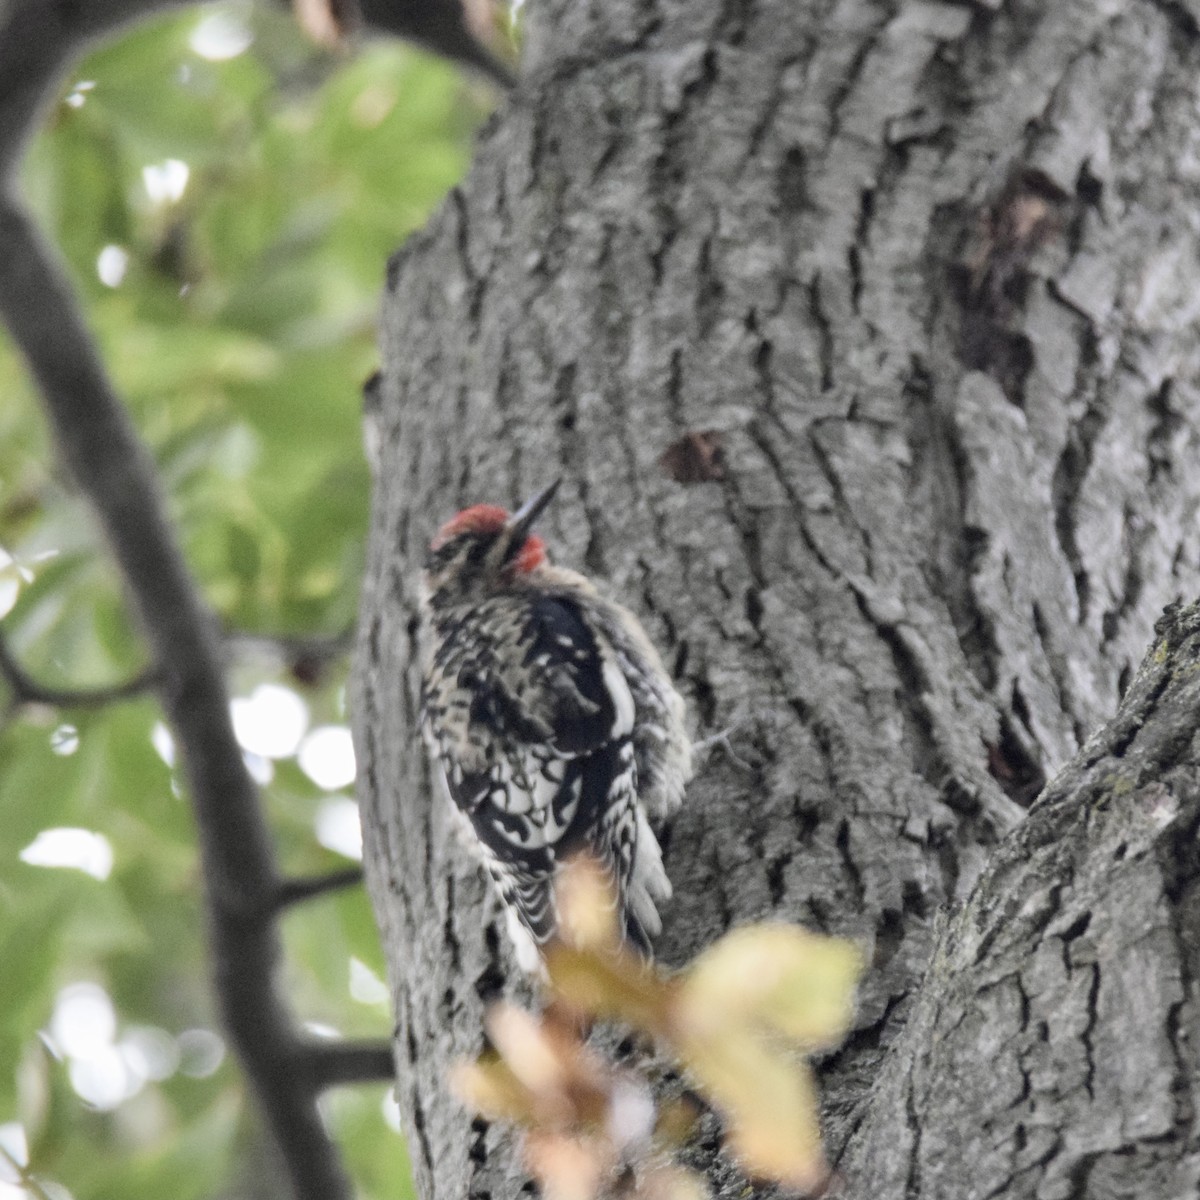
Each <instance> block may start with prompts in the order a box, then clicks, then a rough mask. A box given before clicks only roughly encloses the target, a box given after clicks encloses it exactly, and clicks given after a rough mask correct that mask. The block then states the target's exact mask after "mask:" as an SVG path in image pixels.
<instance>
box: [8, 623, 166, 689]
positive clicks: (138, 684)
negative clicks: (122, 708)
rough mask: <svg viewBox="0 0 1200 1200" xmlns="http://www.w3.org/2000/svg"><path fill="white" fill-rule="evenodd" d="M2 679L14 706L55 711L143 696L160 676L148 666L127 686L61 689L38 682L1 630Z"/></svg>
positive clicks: (110, 685)
mask: <svg viewBox="0 0 1200 1200" xmlns="http://www.w3.org/2000/svg"><path fill="white" fill-rule="evenodd" d="M0 677H3V679H4V682H5V683H7V684H8V689H9V691H10V692H12V698H13V704H14V706H17V707H19V706H20V705H23V704H48V705H51V706H52V707H54V708H102V707H103V706H104V705H106V704H114V703H116V702H117V701H119V700H129V699H132V698H133V697H135V696H144V695H145V694H146V693H147V692H149V691H151V690H152V689H153V688H154V686H155V684H156V683H157V681H158V676H157V673H156V672H155V671H154V669H153V668H151V667H147V668H146V669H145V670H144V671H140V672H139V673H138V674H137V675H135V676H133V678H132V679H127V680H125V682H124V683H114V684H109V685H107V686H104V687H95V688H58V687H48V686H47V685H46V684H43V683H39V682H38V681H37V680H36V679H34V678H33V676H31V675H30V674H29V672H28V671H26V670H25V668H24V667H23V666H22V665H21V664H20V663H19V662H18V661H17V659H16V656H15V655H14V654H13V652H12V649H11V648H10V647H9V644H8V640H7V639H6V638H5V636H4V631H3V629H0Z"/></svg>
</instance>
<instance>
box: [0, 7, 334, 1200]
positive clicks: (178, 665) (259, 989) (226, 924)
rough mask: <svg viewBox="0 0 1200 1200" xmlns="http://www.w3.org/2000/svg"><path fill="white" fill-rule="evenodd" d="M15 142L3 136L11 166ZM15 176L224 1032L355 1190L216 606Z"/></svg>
mask: <svg viewBox="0 0 1200 1200" xmlns="http://www.w3.org/2000/svg"><path fill="white" fill-rule="evenodd" d="M85 7H86V6H85ZM67 10H68V11H74V9H73V7H72V6H68V9H67ZM2 78H3V77H2V76H0V79H2ZM3 132H4V129H3V125H2V123H0V135H2V134H3ZM0 143H2V137H0ZM2 151H3V145H2V144H0V168H2V167H3V162H4V156H3V153H2ZM3 182H6V181H3V180H0V261H3V263H4V270H3V271H0V318H2V319H3V321H4V323H5V324H6V325H7V326H8V328H9V331H10V332H11V334H12V338H13V341H14V343H15V344H16V345H17V347H18V348H19V349H20V351H21V352H22V354H23V355H24V357H25V359H26V361H27V363H28V364H29V369H30V372H31V373H32V375H33V377H34V379H35V380H36V382H37V384H38V387H39V390H40V392H41V395H42V401H43V407H44V410H45V413H46V416H47V418H48V420H49V422H50V425H51V427H52V429H53V430H54V433H55V436H56V441H57V444H58V451H59V454H60V455H61V457H62V461H63V463H64V464H65V465H66V466H67V467H68V469H69V470H70V472H71V474H72V476H73V477H74V478H75V480H76V482H77V483H78V485H79V489H80V491H81V492H82V493H83V494H84V496H86V497H87V499H88V501H89V502H90V504H91V505H92V508H93V510H94V512H95V514H96V518H97V520H98V522H99V524H100V527H101V528H102V529H103V531H104V534H105V536H106V537H107V539H108V543H109V546H110V547H111V549H112V552H113V556H114V558H115V559H116V561H117V564H118V566H119V568H120V571H121V575H122V578H123V580H124V582H125V585H126V587H127V589H128V592H129V595H130V598H131V601H132V604H133V606H134V608H135V610H136V612H137V615H138V618H139V620H140V623H141V627H142V630H143V632H144V634H145V637H146V640H147V642H148V643H149V646H150V649H151V655H152V658H153V661H154V662H155V663H156V664H157V668H158V672H159V675H158V679H157V681H156V690H157V693H158V696H159V699H160V700H161V702H162V706H163V711H164V713H165V714H166V716H167V719H168V721H169V723H170V725H171V729H172V732H173V733H174V735H175V740H176V744H177V745H178V746H179V749H180V754H181V759H182V762H183V764H184V767H185V770H186V773H187V784H188V793H189V797H190V800H191V803H192V807H193V810H194V812H195V816H196V825H197V827H198V829H199V833H200V851H201V861H202V864H203V879H204V887H205V901H206V906H207V909H208V916H209V921H208V927H209V934H210V937H211V939H212V955H213V967H214V976H215V986H216V992H217V996H218V999H219V1002H220V1009H221V1016H222V1020H223V1024H224V1027H225V1031H226V1033H227V1034H228V1035H229V1038H230V1041H231V1043H232V1045H233V1046H234V1048H235V1050H236V1051H237V1053H238V1056H239V1058H240V1059H241V1061H242V1065H243V1067H244V1068H245V1070H246V1073H247V1076H248V1077H249V1079H250V1083H251V1086H252V1087H253V1089H254V1091H255V1093H256V1095H257V1098H258V1100H259V1102H260V1104H261V1105H262V1110H263V1113H264V1116H265V1118H266V1124H267V1127H268V1128H269V1129H270V1131H271V1134H272V1136H273V1138H274V1140H275V1142H276V1145H277V1146H278V1148H279V1151H280V1156H281V1158H282V1161H283V1163H284V1167H285V1169H286V1171H287V1174H288V1177H289V1182H290V1185H291V1192H292V1195H293V1196H294V1197H295V1200H349V1198H350V1197H351V1196H352V1195H353V1189H352V1187H351V1185H350V1181H349V1180H348V1179H347V1177H346V1174H345V1171H344V1169H343V1167H342V1164H341V1160H340V1158H339V1156H338V1153H337V1150H336V1148H335V1147H334V1145H333V1143H332V1142H331V1140H330V1138H329V1135H328V1133H327V1132H326V1130H325V1128H324V1126H323V1124H322V1122H321V1117H320V1113H319V1112H318V1110H317V1104H316V1100H317V1094H316V1089H315V1088H314V1087H313V1086H312V1085H311V1083H310V1082H309V1080H308V1079H306V1078H303V1077H301V1078H299V1079H298V1078H297V1074H296V1069H295V1068H296V1065H297V1063H298V1062H299V1061H300V1059H301V1057H302V1052H303V1047H304V1046H305V1045H306V1043H305V1042H304V1041H303V1040H302V1039H301V1037H300V1036H299V1033H298V1031H297V1028H296V1025H295V1023H294V1020H293V1017H292V1014H291V1011H290V1009H289V1007H288V1006H287V1004H286V1003H285V1001H284V998H283V996H282V994H281V993H280V991H279V990H278V989H277V988H276V987H275V978H274V968H275V964H276V962H278V960H279V958H280V956H281V953H282V946H281V945H280V942H279V937H278V934H277V931H276V930H275V928H274V924H273V921H272V919H271V918H272V915H273V912H274V904H273V901H274V897H275V894H276V891H277V889H278V886H279V885H278V878H279V876H278V870H277V867H276V863H275V855H274V850H273V847H272V845H271V840H270V835H269V832H268V830H267V826H266V821H265V819H264V817H263V812H262V806H261V803H260V800H259V796H258V790H257V788H256V787H255V784H254V781H253V779H251V777H250V775H249V773H248V771H247V770H246V767H245V764H244V761H243V758H242V751H241V747H240V746H239V745H238V742H237V738H236V737H235V736H234V731H233V725H232V723H231V721H230V715H229V695H228V692H227V691H226V688H225V680H224V677H223V671H222V663H221V647H220V645H219V643H218V640H217V638H216V636H215V629H214V624H213V620H212V616H211V614H210V613H209V611H208V610H207V608H206V607H205V605H204V602H203V599H202V598H201V596H200V594H199V592H198V591H197V588H196V585H195V583H194V582H193V580H192V577H191V574H190V573H189V571H188V569H187V565H186V564H185V562H184V560H183V556H182V553H181V552H180V549H179V544H178V542H177V541H176V539H175V536H174V534H173V531H172V529H171V526H170V523H169V520H168V517H167V507H166V502H165V499H164V497H163V495H162V493H161V490H160V485H159V481H158V477H157V474H156V471H155V467H154V463H153V461H152V460H151V458H150V456H149V454H148V453H147V451H146V448H145V446H144V445H143V444H142V442H141V440H140V439H139V438H138V436H137V433H136V431H135V429H134V427H133V424H132V422H131V421H130V418H129V414H128V413H127V412H126V410H125V407H124V405H123V404H122V403H121V401H120V399H119V398H118V397H117V395H116V393H115V392H114V390H113V387H112V384H111V383H110V382H109V379H108V376H107V375H106V373H105V371H104V366H103V364H102V362H101V360H100V356H99V353H98V351H97V349H96V345H95V342H94V341H93V340H92V337H91V334H90V332H89V331H88V328H87V325H86V323H85V322H84V320H83V316H82V314H81V312H80V311H79V306H78V302H77V299H76V297H75V294H74V292H73V290H72V286H71V281H70V279H69V278H68V277H67V274H66V272H65V270H64V269H63V267H62V265H61V263H60V262H59V261H58V259H57V258H56V257H55V255H54V254H53V252H52V251H51V250H50V248H49V246H47V244H46V242H45V241H44V239H43V238H42V236H41V235H40V234H39V232H38V231H37V229H36V227H35V226H34V223H33V221H32V220H31V218H30V216H29V214H28V213H27V212H26V211H25V209H24V208H23V207H22V205H21V204H20V203H19V202H18V201H17V200H16V198H15V197H14V196H13V195H12V194H11V192H6V191H5V190H4V189H3V186H2V184H3Z"/></svg>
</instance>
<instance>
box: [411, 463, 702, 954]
mask: <svg viewBox="0 0 1200 1200" xmlns="http://www.w3.org/2000/svg"><path fill="white" fill-rule="evenodd" d="M559 482H560V481H556V482H555V483H553V484H551V486H550V487H548V488H546V489H545V490H544V491H542V492H540V493H538V494H537V495H536V496H534V497H533V499H531V500H530V501H528V502H527V503H526V504H525V505H524V506H523V507H522V508H520V509H519V510H518V511H517V512H516V513H513V514H511V515H510V514H509V513H508V512H507V511H505V510H504V509H502V508H497V507H494V506H492V505H484V504H480V505H475V506H474V507H472V508H467V509H464V510H463V511H462V512H460V513H459V514H458V515H457V516H455V517H454V518H453V519H452V520H450V521H448V522H447V523H446V524H445V525H444V526H443V527H442V528H441V530H440V531H439V532H438V534H437V536H436V537H435V538H434V539H433V541H432V542H431V543H430V547H429V553H428V556H427V558H426V561H425V570H424V573H423V576H422V580H421V582H422V597H421V600H422V610H423V617H424V621H425V627H426V634H427V641H428V658H427V667H426V671H425V678H424V684H423V688H422V718H421V724H422V732H423V734H424V736H425V740H426V742H427V744H428V746H429V749H430V754H431V757H432V761H433V765H434V773H435V775H438V776H440V777H441V779H442V781H443V783H444V784H445V787H446V791H447V793H448V794H449V797H450V799H451V801H452V802H453V803H452V807H453V809H454V811H455V812H456V813H458V814H459V815H460V816H461V818H462V819H463V823H464V824H465V825H466V826H467V827H468V828H469V830H470V832H471V841H472V843H473V844H474V846H475V847H476V849H477V852H478V854H479V855H480V857H481V858H482V860H483V862H484V864H485V865H486V867H487V869H488V872H489V873H490V875H491V877H492V880H493V881H494V882H495V884H496V887H497V889H498V891H499V893H500V897H501V899H502V901H503V902H504V906H505V910H506V913H507V918H508V928H509V933H510V934H511V936H512V940H513V944H514V946H515V948H516V951H517V961H518V963H519V964H520V966H521V967H522V969H524V970H526V971H535V970H536V969H537V967H538V964H539V961H540V955H539V948H540V947H541V946H542V945H543V944H544V943H545V942H546V940H547V939H548V938H549V937H551V935H552V934H553V933H554V932H555V928H556V925H557V919H556V913H555V900H554V883H555V878H556V876H557V874H558V871H559V869H560V867H561V866H562V864H563V863H564V862H565V861H567V860H568V859H569V858H571V857H572V856H574V855H578V854H590V855H591V856H593V857H594V858H595V859H597V860H598V861H599V862H600V864H601V865H602V866H603V867H604V869H605V870H606V871H607V872H608V873H609V874H610V875H611V877H612V882H613V884H614V886H615V889H616V893H617V897H618V904H619V906H620V914H621V918H622V920H621V924H622V926H623V928H624V931H625V936H626V937H627V938H628V939H629V940H630V941H631V942H632V943H633V944H634V945H636V946H637V947H638V948H639V949H641V950H642V951H643V952H644V953H649V951H650V943H651V939H652V938H653V937H654V936H655V935H656V934H658V932H659V931H660V929H661V928H662V922H661V919H660V917H659V912H658V908H659V905H660V904H661V903H662V902H664V901H665V900H667V899H669V898H670V895H671V883H670V880H669V879H668V878H667V874H666V871H665V870H664V868H663V863H662V852H661V850H660V848H659V844H658V839H657V838H656V837H655V834H654V831H653V830H652V829H651V826H650V820H651V819H654V820H658V819H661V818H662V817H665V816H666V815H667V814H669V813H670V812H672V811H673V810H674V809H676V808H677V807H678V806H679V804H680V802H681V801H682V799H683V791H684V787H685V785H686V784H687V781H688V780H689V779H690V777H691V773H692V762H691V742H690V741H689V739H688V736H687V733H686V732H685V729H684V703H683V699H682V697H681V696H680V695H679V693H678V692H677V691H676V690H675V688H674V686H673V685H672V683H671V680H670V677H669V676H668V675H667V672H666V670H665V668H664V667H663V664H662V661H661V659H660V658H659V656H658V653H657V652H656V651H655V649H654V647H653V646H652V645H651V643H650V640H649V638H648V637H647V636H646V633H645V631H644V630H643V629H642V627H641V625H640V624H639V622H638V620H637V618H636V617H635V616H634V615H633V614H632V613H631V612H629V611H628V610H627V609H625V608H623V607H622V606H621V605H619V604H616V603H614V602H613V601H611V600H607V599H605V598H604V597H603V596H601V595H600V594H599V593H598V592H597V591H596V589H595V587H593V585H592V584H591V583H590V582H589V581H588V580H587V579H586V578H584V576H582V575H580V574H578V573H577V572H575V571H570V570H566V569H564V568H562V567H555V566H552V565H551V564H550V563H549V562H548V561H547V558H546V548H545V544H544V543H543V541H542V539H541V538H540V537H538V536H536V535H535V534H532V533H531V532H530V530H531V529H532V527H533V523H534V521H535V520H536V519H537V518H538V516H539V515H540V514H541V513H542V511H543V510H544V509H545V508H546V506H547V505H548V504H549V503H550V501H551V499H553V497H554V493H555V492H556V491H557V490H558V483H559Z"/></svg>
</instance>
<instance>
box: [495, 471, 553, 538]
mask: <svg viewBox="0 0 1200 1200" xmlns="http://www.w3.org/2000/svg"><path fill="white" fill-rule="evenodd" d="M561 483H562V477H561V476H560V477H559V478H558V479H556V480H555V481H554V482H553V483H552V484H551V485H550V486H549V487H547V488H542V490H541V491H540V492H538V493H537V495H535V496H531V497H530V498H529V499H528V500H526V501H525V503H524V504H522V505H521V507H520V508H518V509H517V511H516V512H515V513H513V515H512V516H511V517H509V518H508V532H509V535H510V538H511V540H510V545H513V546H521V545H523V544H524V542H525V538H526V537H527V536H528V535H529V531H530V530H531V529H532V528H533V523H534V521H536V520H537V519H538V517H540V516H541V515H542V513H543V512H544V511H545V509H546V506H547V505H548V504H549V503H550V501H551V500H553V499H554V493H555V492H557V491H558V489H559V485H560V484H561Z"/></svg>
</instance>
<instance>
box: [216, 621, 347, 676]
mask: <svg viewBox="0 0 1200 1200" xmlns="http://www.w3.org/2000/svg"><path fill="white" fill-rule="evenodd" d="M225 644H226V647H227V648H228V649H229V650H230V651H231V652H233V653H235V654H238V655H241V654H245V653H248V654H251V655H255V656H260V657H263V658H266V659H268V660H269V661H271V662H273V663H275V664H276V665H279V666H282V667H283V668H284V669H286V670H287V671H288V672H290V674H291V675H292V676H293V677H294V678H295V679H296V680H297V681H298V682H299V683H304V684H312V683H315V682H317V680H319V679H320V678H321V677H322V676H323V675H324V674H325V672H326V671H327V670H328V669H329V667H330V666H331V665H332V664H334V663H336V662H338V661H339V660H341V659H344V658H346V657H347V656H348V655H349V653H350V651H351V649H352V648H353V646H354V626H353V625H352V626H350V628H349V629H343V630H342V631H341V633H332V634H314V635H307V636H306V635H295V634H268V633H246V632H243V631H241V630H230V631H228V632H227V633H226V634H225Z"/></svg>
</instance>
